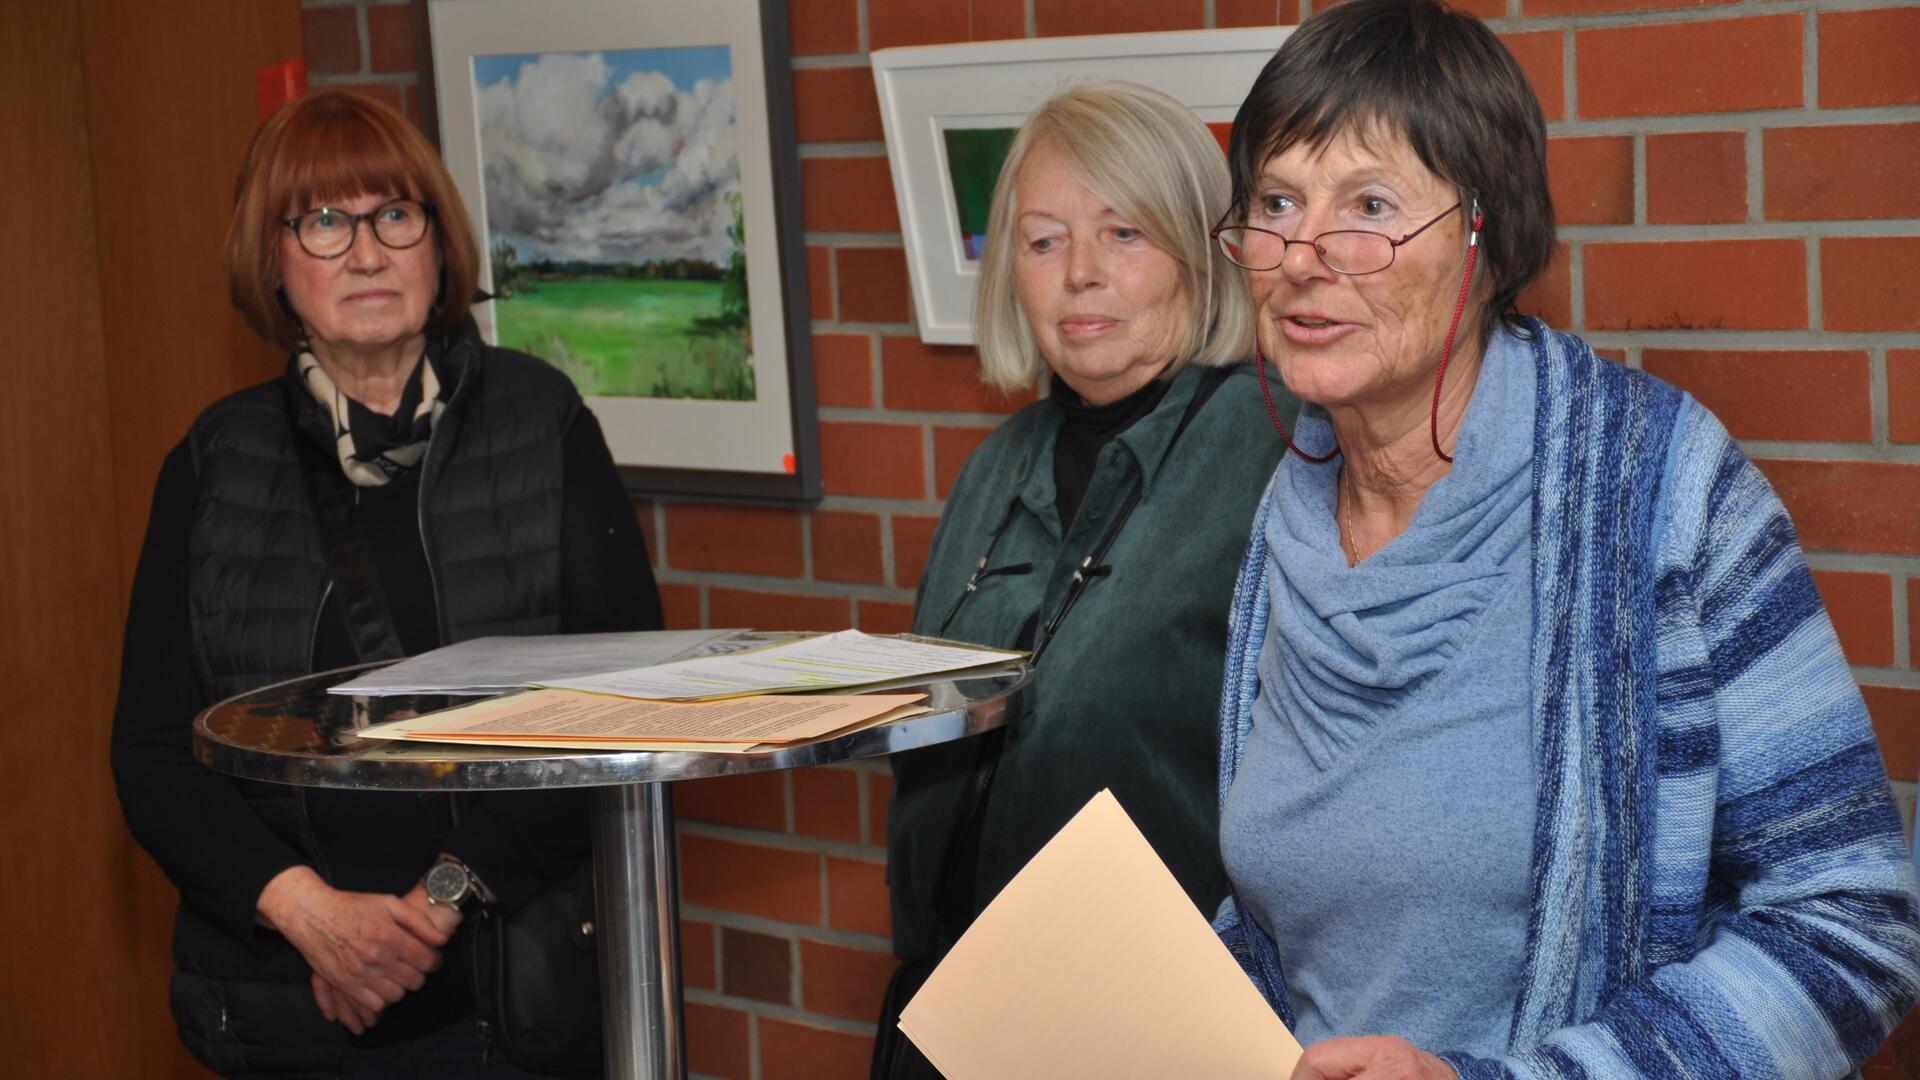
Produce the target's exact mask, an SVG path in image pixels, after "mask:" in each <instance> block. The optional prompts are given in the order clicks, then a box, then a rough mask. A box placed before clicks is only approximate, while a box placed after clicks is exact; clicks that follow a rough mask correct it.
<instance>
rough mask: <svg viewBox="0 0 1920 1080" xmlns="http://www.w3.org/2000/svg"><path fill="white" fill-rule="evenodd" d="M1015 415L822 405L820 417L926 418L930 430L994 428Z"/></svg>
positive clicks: (841, 420)
mask: <svg viewBox="0 0 1920 1080" xmlns="http://www.w3.org/2000/svg"><path fill="white" fill-rule="evenodd" d="M1012 415H1013V414H1012V413H995V412H965V411H962V410H959V409H908V408H902V407H898V406H891V407H890V406H887V405H822V406H820V419H822V420H830V421H834V422H836V423H843V424H846V423H856V424H857V423H867V422H874V421H887V422H891V423H900V422H902V418H903V417H911V418H912V419H915V420H919V421H923V422H924V424H925V426H927V427H928V428H929V429H931V428H932V427H934V426H940V427H973V428H987V429H992V428H997V427H999V426H1000V425H1001V424H1002V423H1004V422H1005V421H1006V420H1007V418H1008V417H1010V416H1012ZM982 421H991V423H983V422H982ZM927 449H928V450H929V451H931V445H929V446H928V447H927ZM928 490H929V491H931V490H932V488H931V487H929V488H928Z"/></svg>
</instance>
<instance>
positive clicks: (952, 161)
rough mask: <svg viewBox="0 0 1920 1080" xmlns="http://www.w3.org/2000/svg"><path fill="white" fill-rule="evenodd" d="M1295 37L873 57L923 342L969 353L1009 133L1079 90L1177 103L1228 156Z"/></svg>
mask: <svg viewBox="0 0 1920 1080" xmlns="http://www.w3.org/2000/svg"><path fill="white" fill-rule="evenodd" d="M1291 30H1292V27H1287V26H1268V27H1256V28H1252V29H1236V30H1183V31H1174V32H1168V33H1154V34H1103V35H1099V36H1094V37H1062V38H1036V39H1021V40H1014V41H983V42H975V43H970V44H965V45H922V46H912V47H907V48H896V49H880V50H878V51H876V52H874V53H873V54H872V59H873V78H874V84H875V88H876V90H877V91H878V93H879V95H880V121H881V126H882V127H883V128H884V129H885V132H886V138H887V161H888V164H889V165H890V166H891V167H892V170H893V193H894V198H895V199H896V200H897V201H898V202H899V205H900V227H901V230H902V234H903V239H904V241H905V244H906V249H907V273H908V276H909V277H910V278H912V285H913V301H914V311H915V312H916V314H917V316H918V318H919V322H920V338H921V340H923V341H926V342H930V343H934V344H942V345H971V344H973V291H974V282H975V280H976V279H977V278H978V276H979V270H978V267H979V260H980V251H981V245H982V243H983V241H984V237H985V233H986V228H987V207H988V206H989V205H990V204H991V202H992V200H993V187H994V182H995V180H996V179H997V178H998V177H999V175H1000V166H1001V164H1002V163H1003V162H1004V161H1005V160H1006V153H1007V148H1008V146H1009V144H1011V142H1012V141H1013V133H1014V131H1015V129H1017V128H1018V127H1019V126H1020V123H1021V121H1023V120H1025V119H1026V117H1027V114H1028V113H1031V112H1032V111H1033V110H1034V108H1036V107H1037V106H1038V105H1039V104H1040V103H1041V102H1043V101H1045V100H1046V99H1047V98H1049V97H1051V96H1053V95H1054V94H1056V93H1058V92H1060V91H1062V90H1065V89H1067V88H1068V87H1071V86H1077V85H1083V84H1086V83H1094V82H1105V81H1108V80H1126V81H1129V82H1136V83H1141V84H1144V85H1146V86H1150V87H1153V88H1154V89H1156V90H1160V91H1163V92H1164V93H1167V94H1170V95H1172V96H1173V97H1174V98H1175V99H1176V100H1178V101H1180V102H1182V103H1184V104H1185V105H1187V106H1188V107H1190V108H1191V109H1193V111H1194V112H1195V113H1197V114H1199V116H1200V119H1201V120H1204V121H1206V123H1207V126H1208V127H1210V128H1212V129H1213V131H1214V133H1215V134H1216V135H1217V136H1219V138H1220V141H1221V145H1222V146H1223V147H1224V146H1225V144H1226V134H1227V130H1228V129H1229V128H1230V127H1231V126H1232V124H1233V115H1234V113H1235V112H1237V111H1239V108H1240V102H1241V101H1242V100H1243V99H1244V98H1245V97H1246V96H1247V90H1248V88H1250V87H1251V86H1252V85H1253V80H1254V78H1255V77H1256V76H1258V75H1259V74H1260V69H1261V68H1262V67H1264V66H1265V65H1266V63H1267V61H1268V60H1270V59H1272V57H1273V53H1274V50H1276V49H1278V48H1279V47H1280V43H1281V42H1282V41H1284V40H1286V36H1287V34H1288V32H1289V31H1291Z"/></svg>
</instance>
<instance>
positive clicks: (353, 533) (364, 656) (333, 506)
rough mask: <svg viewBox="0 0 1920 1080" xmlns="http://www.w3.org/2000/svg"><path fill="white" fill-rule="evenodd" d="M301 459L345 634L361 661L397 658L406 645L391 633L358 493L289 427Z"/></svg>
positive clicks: (333, 465) (332, 464) (334, 466)
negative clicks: (356, 510)
mask: <svg viewBox="0 0 1920 1080" xmlns="http://www.w3.org/2000/svg"><path fill="white" fill-rule="evenodd" d="M293 442H294V446H295V447H297V448H298V453H299V455H300V464H301V466H302V467H303V468H304V469H305V471H306V474H307V494H308V497H309V498H311V499H312V500H313V520H314V524H315V525H316V526H317V527H318V529H319V531H320V546H321V548H322V550H323V551H324V552H325V553H326V557H327V572H328V573H329V574H331V575H332V576H333V586H334V589H335V591H337V592H338V593H339V594H340V611H341V613H342V614H343V615H344V616H345V617H346V620H347V636H348V637H349V638H351V639H352V641H353V651H354V653H355V654H356V655H358V656H359V657H360V659H361V661H363V662H365V661H369V660H398V659H400V658H401V657H403V656H405V655H406V654H407V653H406V650H405V649H403V648H401V646H400V638H399V635H397V634H396V633H394V629H393V617H392V615H391V613H390V611H389V609H388V607H387V594H386V592H385V590H383V589H381V588H380V578H379V576H378V575H376V574H375V573H374V570H373V554H372V552H371V550H370V549H369V548H368V546H367V535H366V533H365V532H364V531H363V530H362V529H361V528H360V520H359V518H357V517H356V516H354V512H353V507H354V503H355V501H356V500H357V499H358V495H357V494H356V492H355V490H354V487H353V485H352V483H350V482H349V481H348V480H347V478H346V475H345V474H344V473H342V472H341V471H340V465H339V463H338V462H336V461H332V460H329V459H328V458H327V457H326V456H325V455H323V454H321V453H320V451H319V450H318V449H317V448H315V447H314V446H312V445H311V444H310V443H309V441H308V440H307V438H306V437H305V436H304V435H302V434H301V433H300V431H299V429H298V428H295V430H294V431H293Z"/></svg>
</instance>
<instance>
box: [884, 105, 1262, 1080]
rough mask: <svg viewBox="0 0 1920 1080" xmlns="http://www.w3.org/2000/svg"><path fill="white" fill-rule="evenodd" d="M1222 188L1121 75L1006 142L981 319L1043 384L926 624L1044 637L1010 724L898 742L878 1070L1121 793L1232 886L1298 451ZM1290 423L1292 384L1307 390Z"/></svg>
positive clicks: (1210, 152) (1008, 429) (1209, 147)
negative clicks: (1267, 395)
mask: <svg viewBox="0 0 1920 1080" xmlns="http://www.w3.org/2000/svg"><path fill="white" fill-rule="evenodd" d="M1228 188H1229V182H1228V178H1227V169H1226V162H1225V160H1224V159H1223V158H1222V156H1221V152H1220V147H1219V144H1218V142H1217V141H1216V140H1215V139H1214V137H1213V135H1212V134H1211V133H1209V132H1208V130H1207V128H1206V127H1205V125H1203V124H1201V123H1200V121H1199V119H1198V118H1196V117H1195V116H1194V115H1193V113H1192V112H1190V111H1189V110H1188V109H1186V108H1185V107H1184V106H1182V105H1180V104H1179V103H1178V102H1175V101H1174V100H1173V99H1171V98H1169V97H1167V96H1166V95H1164V94H1161V93H1158V92H1155V91H1153V90H1149V89H1146V88H1145V87H1141V86H1135V85H1131V84H1127V83H1111V84H1106V85H1101V86H1088V87H1082V88H1079V89H1074V90H1069V91H1067V92H1065V93H1063V94H1060V95H1059V96H1057V97H1055V98H1053V99H1052V100H1050V101H1048V102H1046V103H1045V104H1043V105H1042V106H1041V107H1040V108H1039V109H1038V110H1037V111H1035V112H1034V113H1033V115H1032V116H1031V117H1029V118H1028V119H1027V121H1026V122H1025V124H1023V125H1022V126H1021V128H1020V130H1019V131H1018V132H1017V133H1016V135H1015V136H1014V138H1013V141H1012V144H1011V147H1010V149H1009V151H1008V154H1007V157H1006V161H1005V164H1004V166H1003V167H1002V168H1001V170H1000V176H999V182H998V185H997V186H996V188H995V189H994V195H993V200H992V204H991V207H990V210H989V214H988V221H987V234H986V239H985V249H984V252H983V258H982V260H981V264H980V286H979V291H978V293H977V295H976V298H975V328H976V331H977V334H978V338H979V348H980V361H981V367H982V372H983V374H984V376H985V378H986V380H987V381H988V382H989V383H992V384H994V385H996V386H999V387H1002V388H1005V389H1007V390H1019V391H1024V390H1026V389H1028V388H1030V387H1032V386H1034V385H1035V384H1036V383H1038V382H1040V381H1041V380H1042V379H1044V380H1045V381H1046V385H1047V387H1048V392H1047V396H1046V398H1045V399H1044V400H1042V401H1039V402H1036V403H1034V404H1032V405H1029V406H1027V407H1026V408H1024V409H1022V410H1021V411H1020V412H1019V413H1017V414H1016V415H1014V416H1013V417H1012V418H1011V419H1009V420H1008V421H1007V422H1006V423H1005V424H1003V425H1002V426H1001V427H1000V429H999V430H997V431H995V432H994V433H993V435H992V436H990V437H989V438H988V439H987V440H986V441H985V442H984V443H982V444H981V445H980V448H979V449H978V450H976V451H975V452H974V454H973V456H972V457H971V458H969V459H968V461H967V464H966V467H965V468H964V469H963V470H961V473H960V476H959V479H958V480H957V481H956V482H955V484H954V488H953V493H952V495H951V496H950V497H949V498H948V500H947V505H946V512H945V513H944V514H942V515H941V518H940V525H939V528H938V530H937V531H936V532H935V534H934V540H933V548H932V553H931V555H930V556H929V558H928V561H927V567H926V572H925V573H924V574H923V575H922V576H921V579H920V592H919V597H918V602H917V605H916V610H915V614H914V622H913V628H914V630H916V631H917V632H920V633H923V634H936V635H940V636H944V637H949V638H958V639H961V640H965V641H972V642H978V643H981V644H985V645H994V646H1001V647H1012V648H1021V649H1029V650H1031V651H1032V653H1033V657H1034V664H1035V676H1034V683H1033V687H1032V693H1031V695H1030V698H1029V700H1028V701H1027V702H1026V703H1025V705H1024V707H1023V709H1022V711H1021V713H1020V715H1019V716H1018V717H1017V718H1016V719H1014V721H1013V722H1012V723H1011V725H1009V727H1008V728H1007V729H1006V730H1005V732H1004V734H990V735H988V736H986V737H984V738H983V739H981V740H976V741H973V742H969V743H962V744H959V745H954V746H948V747H937V748H930V749H927V750H921V751H915V752H913V753H910V754H907V755H905V756H901V757H896V758H895V759H894V775H895V787H894V797H893V805H892V809H891V811H890V815H889V818H888V864H887V876H888V883H889V885H890V886H891V887H892V892H893V941H894V951H895V952H896V953H897V954H898V956H899V958H900V961H901V968H900V971H899V974H898V975H896V977H895V979H894V983H893V985H892V987H891V988H890V990H889V995H888V1001H887V1005H886V1009H885V1015H884V1016H883V1019H882V1023H881V1038H880V1042H879V1045H878V1046H877V1048H876V1055H875V1061H874V1070H873V1071H874V1075H876V1076H880V1077H889V1076H937V1075H938V1074H937V1073H934V1072H933V1071H932V1069H931V1066H929V1065H928V1064H927V1063H926V1061H925V1059H924V1058H922V1057H921V1056H920V1055H919V1053H918V1052H917V1051H916V1050H915V1049H914V1048H913V1047H912V1045H911V1044H909V1043H907V1042H906V1040H905V1039H903V1038H900V1036H899V1033H898V1031H897V1029H896V1028H895V1027H894V1019H895V1018H896V1017H897V1015H898V1012H899V1010H900V1008H901V1007H902V1006H903V1005H904V1004H905V1002H906V1000H907V998H908V997H910V996H911V994H912V992H913V991H914V989H916V988H917V987H918V985H919V983H920V982H921V981H922V980H923V979H924V978H925V977H926V975H927V973H928V972H929V971H930V970H931V968H932V966H933V965H934V964H935V963H937V962H938V961H939V959H940V957H941V956H942V955H943V954H944V952H945V950H946V949H947V947H948V946H950V945H951V944H952V943H953V940H954V939H955V938H956V937H957V936H958V935H959V934H960V933H961V932H962V931H964V930H965V929H966V928H967V926H968V925H969V923H971V921H972V919H973V918H974V916H975V915H976V914H977V913H978V912H979V911H980V910H981V908H982V907H984V906H985V905H986V903H987V902H988V901H990V900H992V899H993V897H994V896H995V894H997V893H998V892H999V891H1000V889H1001V887H1002V886H1004V885H1005V884H1006V883H1007V881H1008V880H1010V879H1011V878H1012V877H1013V875H1014V874H1015V873H1017V872H1018V871H1019V869H1020V868H1021V867H1022V866H1023V865H1025V863H1026V861H1027V860H1028V859H1029V858H1030V857H1032V855H1033V854H1034V852H1036V851H1037V850H1039V848H1040V846H1041V845H1042V844H1044V843H1045V842H1046V840H1047V839H1048V838H1049V837H1051V836H1052V835H1053V834H1054V832H1055V831H1056V830H1058V829H1059V828H1060V826H1062V825H1064V824H1065V823H1066V822H1067V820H1068V819H1069V818H1070V817H1072V815H1073V814H1074V812H1075V811H1077V810H1078V809H1079V808H1080V807H1081V805H1082V804H1084V803H1085V802H1086V801H1087V799H1088V798H1090V797H1092V796H1093V795H1094V794H1095V793H1096V792H1098V791H1100V790H1101V789H1102V788H1111V789H1113V791H1114V793H1115V794H1116V795H1118V796H1119V798H1120V800H1121V802H1123V803H1124V804H1125V805H1126V807H1127V809H1128V811H1129V812H1131V813H1132V814H1133V816H1134V820H1136V821H1137V822H1139V824H1140V826H1141V828H1142V829H1143V830H1144V831H1145V832H1146V834H1147V836H1148V837H1149V838H1150V839H1151V840H1152V841H1153V843H1154V846H1155V847H1156V848H1157V849H1158V850H1159V851H1160V853H1161V855H1162V856H1164V857H1165V858H1166V860H1167V863H1168V865H1169V866H1170V867H1171V868H1172V870H1173V873H1174V876H1175V877H1176V878H1178V879H1179V881H1180V883H1181V884H1182V885H1183V886H1185V887H1186V890H1187V892H1188V894H1189V895H1190V896H1192V897H1193V899H1194V901H1195V902H1196V903H1198V904H1202V905H1204V906H1205V907H1206V908H1208V909H1211V908H1212V907H1213V906H1214V905H1216V904H1218V903H1219V902H1220V899H1221V897H1222V896H1223V895H1225V892H1226V878H1225V875H1224V874H1223V872H1222V870H1221V867H1220V856H1219V850H1218V848H1217V846H1216V843H1215V834H1216V830H1217V828H1218V825H1219V818H1218V814H1217V812H1216V809H1215V800H1214V795H1213V786H1214V783H1215V777H1216V766H1215V752H1214V749H1215V748H1214V731H1213V723H1212V714H1213V709H1214V703H1215V702H1216V701H1217V700H1218V697H1219V691H1220V660H1221V655H1222V650H1223V648H1224V646H1225V642H1226V635H1225V623H1224V621H1223V618H1222V616H1223V615H1224V613H1225V611H1226V608H1227V601H1228V597H1229V595H1230V593H1231V590H1232V586H1233V575H1234V569H1235V567H1236V566H1237V565H1238V562H1239V553H1240V550H1241V548H1242V545H1243V544H1244V543H1245V538H1246V530H1247V526H1248V524H1249V523H1250V522H1251V521H1252V519H1253V508H1254V504H1255V503H1256V502H1258V501H1259V498H1260V489H1261V487H1262V486H1263V485H1264V484H1265V483H1266V478H1267V476H1268V475H1269V474H1270V473H1271V472H1272V471H1273V466H1274V464H1275V462H1277V461H1278V460H1279V456H1280V452H1281V447H1280V446H1279V444H1278V443H1276V442H1275V441H1273V440H1270V439H1262V440H1249V439H1248V437H1247V432H1249V431H1250V430H1254V425H1256V424H1261V425H1263V424H1265V423H1266V422H1267V421H1266V419H1265V417H1266V411H1265V410H1266V406H1265V405H1264V404H1263V403H1262V401H1261V394H1260V389H1259V385H1258V382H1257V381H1256V379H1255V378H1254V375H1253V372H1252V370H1251V368H1250V366H1249V365H1248V364H1246V362H1245V361H1246V360H1247V359H1248V357H1249V355H1250V353H1251V351H1252V345H1253V340H1252V335H1251V312H1250V310H1249V308H1248V305H1247V293H1246V282H1245V280H1244V278H1243V276H1242V275H1241V273H1240V272H1239V271H1238V270H1236V269H1234V267H1233V266H1232V265H1231V264H1230V263H1228V262H1227V260H1226V259H1225V258H1224V257H1223V256H1222V255H1221V253H1220V252H1219V251H1218V250H1216V249H1215V248H1214V247H1213V246H1212V245H1211V243H1210V242H1209V240H1208V238H1207V227H1208V226H1209V225H1211V224H1212V223H1213V222H1214V221H1215V220H1217V219H1218V218H1219V216H1220V215H1221V214H1222V213H1223V212H1225V210H1226V206H1227V194H1228ZM1287 404H1288V405H1289V406H1290V407H1289V408H1288V409H1287V414H1288V415H1289V416H1290V415H1291V414H1292V411H1293V407H1294V403H1292V402H1290V401H1289V402H1288V403H1287Z"/></svg>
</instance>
